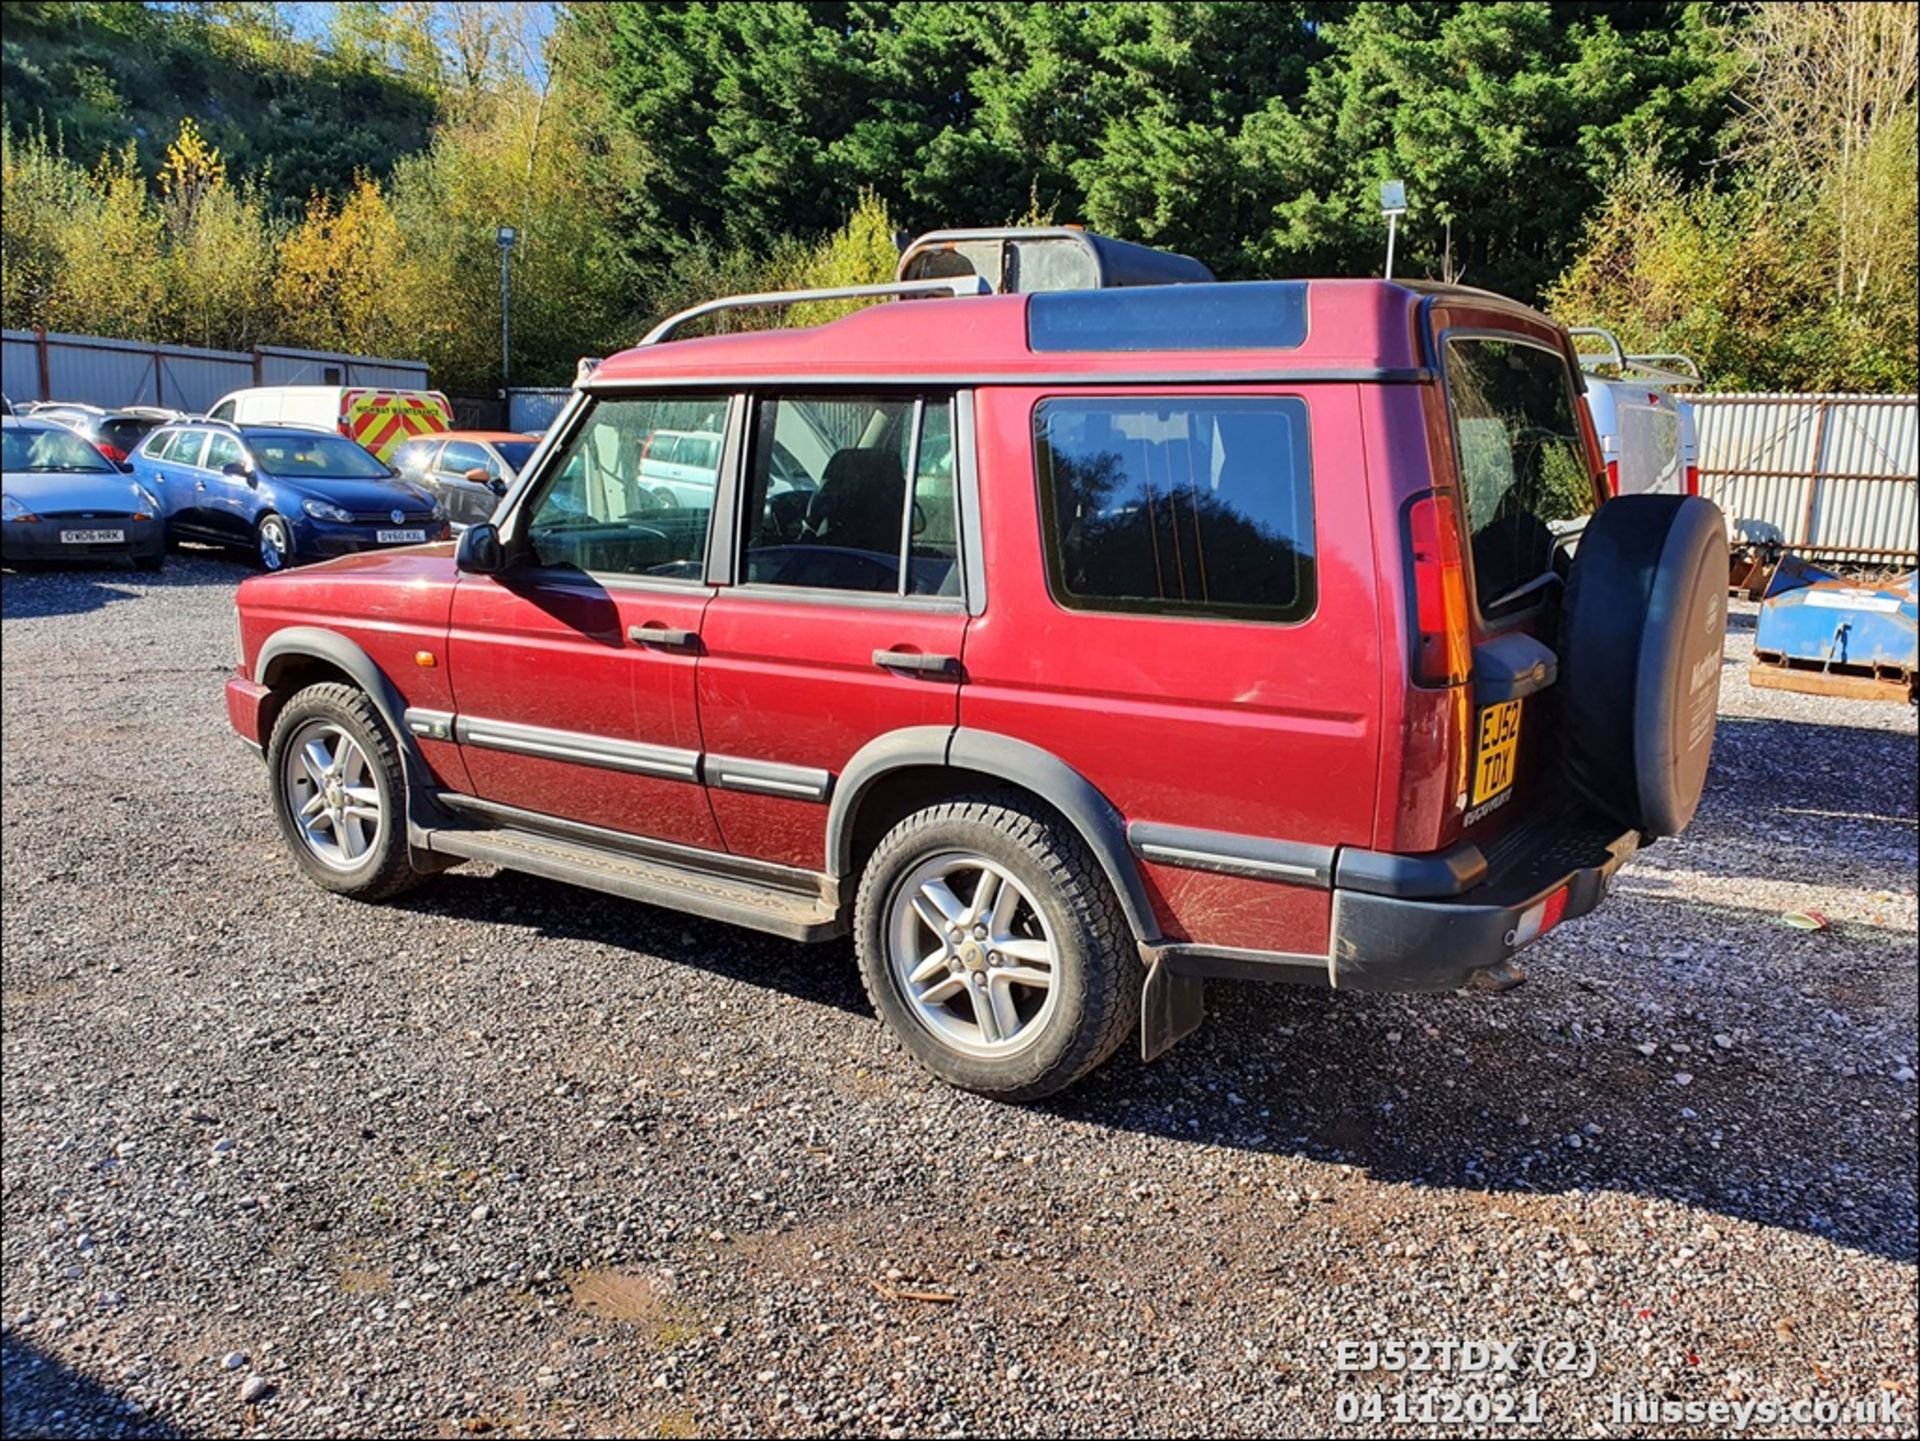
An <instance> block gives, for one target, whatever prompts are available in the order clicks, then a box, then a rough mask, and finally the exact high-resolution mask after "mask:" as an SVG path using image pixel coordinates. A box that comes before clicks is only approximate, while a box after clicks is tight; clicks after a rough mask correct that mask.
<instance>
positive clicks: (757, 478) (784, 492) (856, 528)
mask: <svg viewBox="0 0 1920 1441" xmlns="http://www.w3.org/2000/svg"><path fill="white" fill-rule="evenodd" d="M953 466H954V456H953V402H952V400H951V398H949V397H946V396H940V397H927V398H916V397H914V396H877V395H828V394H822V395H793V396H779V397H770V398H768V399H765V400H763V401H761V403H760V406H759V411H758V418H757V421H756V424H755V428H754V444H753V458H752V469H751V474H750V476H749V482H750V483H749V485H748V487H747V508H746V515H747V517H748V523H747V527H746V540H745V547H744V554H743V557H742V558H743V570H744V577H745V579H746V581H747V582H748V583H749V584H753V585H779V586H796V587H801V588H805V589H811V590H842V591H862V592H867V593H877V594H883V595H884V594H892V595H901V596H958V595H959V594H960V567H959V546H958V543H957V539H956V537H957V535H958V533H959V524H958V520H957V512H956V509H955V489H954V480H953ZM909 472H911V477H909ZM910 478H911V485H909V479H910ZM903 562H904V565H903Z"/></svg>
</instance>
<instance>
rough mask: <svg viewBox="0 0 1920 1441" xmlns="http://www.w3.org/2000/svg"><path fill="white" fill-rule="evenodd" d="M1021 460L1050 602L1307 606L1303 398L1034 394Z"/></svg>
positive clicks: (1296, 610)
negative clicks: (1035, 485)
mask: <svg viewBox="0 0 1920 1441" xmlns="http://www.w3.org/2000/svg"><path fill="white" fill-rule="evenodd" d="M1034 455H1035V463H1036V465H1037V467H1038V469H1039V477H1040V505H1041V514H1042V517H1043V522H1044V524H1045V527H1046V532H1047V537H1046V539H1047V545H1046V552H1047V579H1048V583H1049V585H1050V587H1051V588H1052V591H1053V596H1054V599H1055V600H1057V601H1058V602H1059V603H1060V604H1061V605H1064V606H1067V607H1069V608H1070V609H1074V610H1115V611H1134V612H1147V613H1152V614H1160V615H1206V616H1220V617H1228V618H1238V619H1245V620H1262V621H1297V620H1302V619H1304V618H1305V617H1306V616H1308V615H1310V614H1311V613H1312V611H1313V606H1314V597H1315V576H1314V540H1313V479H1312V468H1311V464H1310V460H1309V454H1308V437H1307V405H1306V402H1305V401H1304V400H1301V399H1299V398H1298V397H1296V396H1252V397H1234V398H1224V397H1222V398H1213V397H1197V396H1196V397H1178V398H1147V397H1138V398H1136V397H1133V396H1125V397H1112V398H1103V399H1097V400H1048V401H1042V402H1041V404H1040V405H1039V406H1038V407H1037V408H1036V409H1035V411H1034Z"/></svg>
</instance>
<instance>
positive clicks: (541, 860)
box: [424, 828, 846, 941]
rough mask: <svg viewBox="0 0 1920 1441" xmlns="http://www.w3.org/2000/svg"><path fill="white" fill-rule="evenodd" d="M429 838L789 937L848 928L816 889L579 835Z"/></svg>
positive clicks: (434, 847) (474, 833) (456, 833)
mask: <svg viewBox="0 0 1920 1441" xmlns="http://www.w3.org/2000/svg"><path fill="white" fill-rule="evenodd" d="M424 840H425V842H426V848H427V849H428V850H430V851H432V852H433V853H434V854H436V855H443V856H458V857H460V859H462V860H468V861H485V862H487V863H488V864H489V865H495V866H504V867H506V868H507V869H509V870H515V871H525V872H527V873H528V874H529V875H535V876H545V877H546V878H547V879H548V880H554V881H565V882H567V883H568V884H570V885H576V886H586V887H588V888H589V889H591V890H596V891H605V892H606V893H607V894H609V895H615V896H624V897H625V898H626V899H628V900H630V901H644V902H645V903H647V904H648V905H654V906H665V907H668V908H669V909H671V910H676V911H686V912H688V913H690V914H692V915H696V916H706V917H708V918H709V919H712V920H716V921H728V922H731V923H732V924H734V925H738V926H749V927H751V928H752V929H754V930H757V931H767V932H769V933H771V934H773V935H776V936H786V937H788V938H789V939H791V940H796V941H820V940H826V939H827V938H829V937H831V936H836V935H841V934H844V933H845V931H846V924H845V923H844V922H843V921H842V920H841V919H840V917H839V916H838V915H837V914H836V912H835V910H834V908H833V907H832V906H830V905H829V904H828V903H827V902H826V901H825V900H824V899H822V898H821V897H820V896H818V895H808V894H804V893H802V892H799V891H788V890H781V889H778V888H773V887H768V886H764V885H755V884H753V883H751V882H744V881H736V880H731V879H728V878H726V877H722V876H711V875H704V874H702V873H700V872H698V871H694V870H690V869H687V868H685V867H682V866H673V865H665V864H662V863H661V862H659V861H652V860H642V859H640V858H639V857H637V856H628V855H622V854H620V853H619V852H617V851H610V850H607V849H605V848H603V847H600V846H593V845H585V844H583V843H581V842H578V841H570V840H562V839H559V838H557V837H554V836H545V835H537V834H535V833H533V832H531V831H524V830H515V829H510V828H500V829H494V828H474V829H471V830H469V829H464V828H454V829H445V830H430V831H428V832H427V833H426V835H425V837H424Z"/></svg>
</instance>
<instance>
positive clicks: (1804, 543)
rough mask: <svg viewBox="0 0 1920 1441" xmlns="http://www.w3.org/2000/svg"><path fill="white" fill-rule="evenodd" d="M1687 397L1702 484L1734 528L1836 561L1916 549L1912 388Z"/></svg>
mask: <svg viewBox="0 0 1920 1441" xmlns="http://www.w3.org/2000/svg"><path fill="white" fill-rule="evenodd" d="M1686 401H1687V403H1688V404H1689V405H1691V406H1692V407H1693V410H1694V421H1695V425H1696V427H1697V428H1698V431H1699V437H1700V488H1701V491H1702V493H1703V494H1705V495H1707V496H1709V497H1710V498H1712V499H1713V500H1715V501H1716V502H1718V503H1719V505H1720V508H1721V509H1722V510H1724V511H1725V512H1726V513H1727V515H1728V516H1729V517H1730V518H1731V519H1732V520H1733V522H1734V524H1735V526H1736V528H1737V529H1738V530H1739V531H1740V532H1742V533H1743V534H1745V535H1746V536H1748V537H1749V538H1752V539H1755V540H1770V541H1774V542H1776V543H1778V544H1780V545H1782V546H1785V547H1787V548H1789V549H1792V550H1796V551H1799V552H1800V553H1802V554H1804V555H1813V556H1821V557H1824V558H1825V559H1827V560H1829V561H1833V562H1837V563H1847V562H1857V563H1861V564H1870V565H1878V566H1887V567H1889V568H1891V567H1895V566H1902V565H1912V564H1914V563H1915V562H1916V560H1920V503H1917V501H1916V496H1917V495H1920V478H1917V474H1920V396H1912V395H1757V394H1756V395H1689V396H1687V397H1686Z"/></svg>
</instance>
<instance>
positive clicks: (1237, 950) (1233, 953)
mask: <svg viewBox="0 0 1920 1441" xmlns="http://www.w3.org/2000/svg"><path fill="white" fill-rule="evenodd" d="M1154 953H1155V954H1156V955H1157V956H1159V958H1160V959H1161V960H1162V961H1163V962H1164V963H1165V964H1166V967H1167V969H1168V970H1169V971H1171V972H1172V973H1173V974H1174V975H1176V976H1193V977H1198V978H1201V979H1210V980H1225V981H1278V982H1282V983H1285V984H1291V985H1296V986H1298V985H1306V986H1331V985H1332V984H1333V958H1332V957H1331V956H1314V955H1305V954H1295V953H1293V952H1289V951H1255V950H1247V949H1245V948H1243V947H1240V946H1202V945H1192V944H1188V943H1186V942H1173V943H1170V944H1168V945H1164V946H1160V947H1158V948H1156V950H1155V952H1154Z"/></svg>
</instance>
